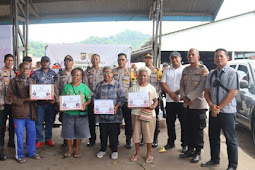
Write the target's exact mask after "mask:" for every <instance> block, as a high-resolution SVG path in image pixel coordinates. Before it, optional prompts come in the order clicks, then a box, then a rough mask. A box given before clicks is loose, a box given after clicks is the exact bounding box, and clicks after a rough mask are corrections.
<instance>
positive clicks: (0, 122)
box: [0, 104, 14, 147]
mask: <svg viewBox="0 0 255 170" xmlns="http://www.w3.org/2000/svg"><path fill="white" fill-rule="evenodd" d="M1 112H2V113H1V114H0V146H2V147H3V146H4V136H5V127H6V121H7V117H8V116H9V129H8V130H9V143H10V144H14V125H13V117H12V109H11V105H10V104H5V105H4V110H3V111H1Z"/></svg>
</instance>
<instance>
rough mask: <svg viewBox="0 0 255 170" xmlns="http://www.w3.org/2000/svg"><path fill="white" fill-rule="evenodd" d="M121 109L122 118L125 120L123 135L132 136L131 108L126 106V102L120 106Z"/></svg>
mask: <svg viewBox="0 0 255 170" xmlns="http://www.w3.org/2000/svg"><path fill="white" fill-rule="evenodd" d="M121 110H122V114H123V118H124V121H125V135H126V136H132V134H133V130H132V119H131V109H129V108H128V104H127V102H126V103H125V104H124V105H123V106H122V108H121Z"/></svg>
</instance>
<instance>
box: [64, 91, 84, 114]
mask: <svg viewBox="0 0 255 170" xmlns="http://www.w3.org/2000/svg"><path fill="white" fill-rule="evenodd" d="M82 103H83V97H82V95H66V96H59V110H60V111H67V110H82Z"/></svg>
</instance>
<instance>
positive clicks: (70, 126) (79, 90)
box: [61, 68, 91, 158]
mask: <svg viewBox="0 0 255 170" xmlns="http://www.w3.org/2000/svg"><path fill="white" fill-rule="evenodd" d="M71 75H72V83H68V84H66V85H65V87H64V89H63V92H62V95H81V96H82V98H83V103H82V110H71V111H64V114H63V124H62V132H61V137H62V138H64V139H66V140H67V145H68V151H67V152H66V153H65V154H64V155H63V156H64V157H65V158H66V157H70V156H71V155H72V154H73V151H72V146H73V145H72V141H73V140H74V139H76V146H75V152H74V154H73V156H74V157H75V158H79V157H80V156H81V153H80V145H81V141H82V139H88V138H90V132H89V123H88V117H87V111H88V107H87V106H88V105H89V104H90V103H91V92H90V89H89V88H88V86H86V85H85V84H83V83H82V75H83V70H82V69H81V68H75V69H73V70H72V72H71ZM75 102H76V101H75ZM76 106H77V104H76Z"/></svg>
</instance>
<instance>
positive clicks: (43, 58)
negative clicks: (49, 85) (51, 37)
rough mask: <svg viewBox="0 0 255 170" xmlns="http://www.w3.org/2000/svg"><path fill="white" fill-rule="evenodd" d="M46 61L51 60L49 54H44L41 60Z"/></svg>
mask: <svg viewBox="0 0 255 170" xmlns="http://www.w3.org/2000/svg"><path fill="white" fill-rule="evenodd" d="M43 61H46V62H50V58H49V57H47V56H43V57H42V59H41V62H43Z"/></svg>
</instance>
